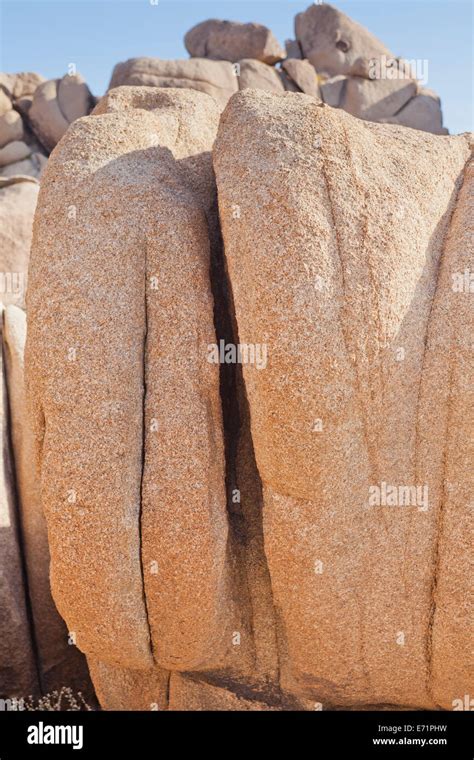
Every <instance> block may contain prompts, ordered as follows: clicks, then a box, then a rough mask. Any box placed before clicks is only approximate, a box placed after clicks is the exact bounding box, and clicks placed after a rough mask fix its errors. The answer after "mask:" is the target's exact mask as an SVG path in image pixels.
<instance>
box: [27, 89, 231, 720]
mask: <svg viewBox="0 0 474 760" xmlns="http://www.w3.org/2000/svg"><path fill="white" fill-rule="evenodd" d="M218 116H219V109H218V107H217V104H216V103H215V102H214V101H213V99H212V98H210V97H209V96H207V95H205V94H203V93H198V92H193V91H191V90H181V89H179V90H163V89H156V88H149V87H143V88H134V87H124V88H119V89H118V90H114V91H112V92H111V93H109V95H108V96H107V97H106V98H104V99H102V101H101V102H100V103H99V105H98V106H97V108H96V110H95V111H94V115H92V116H90V117H88V118H86V119H79V120H78V121H76V122H75V123H74V124H73V125H72V127H71V128H70V129H69V130H68V133H67V134H66V135H65V136H64V138H63V140H62V141H61V144H60V145H59V146H58V148H57V150H56V151H55V152H54V154H53V156H52V157H51V158H50V160H49V162H48V166H47V169H46V172H45V175H44V179H43V183H42V187H41V195H40V206H39V212H38V214H37V217H36V226H35V239H34V244H33V251H32V261H31V267H30V282H29V289H28V320H29V329H28V337H27V350H26V365H27V376H28V386H29V395H30V398H31V402H32V405H33V425H34V431H35V437H36V456H37V458H38V462H39V467H40V471H41V478H42V483H43V490H42V500H43V507H44V511H45V516H46V520H47V523H48V531H49V538H50V551H51V583H52V592H53V597H54V599H55V602H56V604H57V606H58V609H59V611H60V612H61V614H62V616H63V617H64V618H65V620H66V622H67V625H68V629H69V630H70V631H74V632H75V636H76V642H77V644H78V646H79V648H80V649H81V650H82V651H84V652H85V653H86V654H87V655H88V657H89V659H90V661H91V663H92V666H91V667H92V674H93V677H94V678H95V679H98V681H97V683H96V686H97V690H98V692H99V693H103V694H109V697H108V699H113V694H114V693H115V694H117V693H119V691H120V690H119V691H117V690H115V691H114V689H115V687H114V683H116V680H115V679H119V683H120V682H122V683H123V679H124V678H125V680H126V681H127V683H131V684H132V683H135V684H136V689H137V690H136V692H135V693H129V695H128V704H129V706H134V705H135V706H137V705H138V706H141V705H143V696H144V695H143V693H142V692H141V689H140V681H139V679H137V678H136V677H134V675H133V672H134V671H137V670H143V671H148V672H149V673H148V676H146V677H147V678H150V679H151V683H152V684H153V683H154V679H155V678H157V679H158V683H161V682H162V675H161V674H160V669H161V670H169V669H178V670H187V671H189V670H196V671H199V670H203V669H208V670H216V668H218V667H219V666H220V665H221V664H223V663H224V662H225V659H226V656H227V653H228V651H229V650H231V649H232V632H233V631H235V630H237V631H239V630H243V628H242V624H241V622H240V618H239V615H238V613H237V610H236V608H235V603H234V600H233V597H232V594H231V585H233V584H231V582H230V574H231V567H230V564H229V556H228V552H229V544H228V525H227V513H226V498H225V471H224V441H223V432H222V418H221V414H222V413H221V407H220V397H219V368H218V366H217V365H216V364H212V363H210V362H209V361H208V346H209V344H214V342H215V340H216V338H215V333H214V325H213V298H212V293H211V285H210V281H209V265H210V245H211V238H212V235H215V234H216V231H214V232H212V235H211V229H210V226H209V225H210V221H209V222H208V219H209V220H210V219H211V217H212V214H213V212H212V208H213V206H214V203H215V188H214V181H213V170H212V163H211V155H210V149H211V147H212V144H213V141H214V137H215V133H216V129H217V124H218ZM153 209H154V210H153ZM150 212H151V213H150ZM214 213H215V212H214ZM74 304H75V305H74ZM112 378H115V380H114V379H112ZM111 379H112V382H111ZM105 461H106V462H107V464H106V466H104V462H105ZM157 473H159V477H157ZM97 663H98V664H97ZM155 668H157V671H156V672H151V671H153V670H154V669H155ZM124 671H125V673H124ZM129 671H130V672H129ZM103 673H106V674H107V673H108V674H109V675H108V676H106V681H107V683H105V684H104V683H100V678H101V674H103ZM96 674H98V675H96ZM122 674H123V675H122ZM111 681H112V683H111ZM110 695H112V696H110ZM121 699H122V701H123V695H122V697H121ZM108 704H110V702H108Z"/></svg>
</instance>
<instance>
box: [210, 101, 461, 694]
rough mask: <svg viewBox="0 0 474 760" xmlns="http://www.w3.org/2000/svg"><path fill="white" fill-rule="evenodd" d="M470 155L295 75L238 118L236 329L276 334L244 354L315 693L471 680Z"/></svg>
mask: <svg viewBox="0 0 474 760" xmlns="http://www.w3.org/2000/svg"><path fill="white" fill-rule="evenodd" d="M288 134H291V141H290V140H288ZM469 155H470V150H469V145H468V141H467V139H466V138H465V137H464V136H460V137H453V138H440V137H436V136H433V135H429V134H426V133H421V132H416V131H414V130H407V129H405V128H402V127H396V126H389V125H381V124H372V123H370V122H364V121H360V120H357V119H354V118H353V117H352V116H350V115H349V114H346V113H344V112H343V111H337V110H334V109H331V108H329V107H321V104H318V102H317V101H315V100H314V99H313V98H308V97H306V96H303V95H294V94H291V93H287V94H285V95H282V96H275V95H271V94H269V93H260V92H256V91H246V92H242V93H240V94H239V95H236V96H234V98H232V100H231V102H230V103H229V105H228V107H227V109H226V111H225V113H224V114H223V116H222V119H221V124H220V128H219V134H218V139H217V143H216V146H215V149H214V166H215V170H216V178H217V185H218V193H219V207H220V215H221V222H222V231H223V237H224V244H225V255H226V261H227V266H228V272H229V277H230V282H231V286H232V292H233V301H234V305H235V313H236V318H237V324H238V333H239V339H240V341H241V342H242V343H244V344H246V345H254V346H258V345H262V346H263V345H265V346H267V351H268V363H267V366H266V368H265V369H264V370H262V369H261V368H260V369H259V367H258V366H256V365H252V364H247V365H244V367H243V372H244V379H245V387H246V393H247V396H248V399H249V405H250V415H251V430H252V439H253V443H254V446H255V454H256V461H257V466H258V471H259V474H260V476H261V479H262V482H263V498H264V510H263V516H264V520H263V531H264V538H265V552H266V556H267V558H268V565H269V570H270V576H271V584H272V589H273V598H274V603H275V606H276V609H277V610H278V612H279V615H280V617H281V622H282V626H283V639H282V640H280V644H279V646H280V648H281V649H282V650H283V651H284V652H285V656H284V657H283V658H282V659H281V660H280V665H281V669H280V675H281V687H282V689H283V691H284V692H287V693H291V694H294V695H296V696H298V698H299V699H300V700H302V701H303V703H305V704H307V705H308V706H310V705H311V704H313V705H314V704H315V703H322V704H323V705H324V706H328V705H333V706H334V705H336V706H344V707H349V706H352V707H354V706H368V705H377V706H382V705H397V706H399V707H402V706H413V707H418V708H425V709H426V708H434V707H438V706H441V707H443V708H446V709H451V708H452V704H453V700H454V699H456V698H459V697H462V695H463V694H465V693H469V688H470V685H471V688H472V683H471V684H470V682H471V679H472V673H471V672H470V671H469V667H468V662H469V655H468V644H467V628H468V623H467V618H468V614H469V613H468V608H467V598H468V582H469V581H468V575H467V573H466V572H465V559H464V558H465V552H466V546H467V545H466V538H465V536H466V535H467V522H468V520H469V510H468V505H469V490H470V489H469V486H468V482H469V481H468V477H469V476H468V473H469V465H468V452H467V450H466V447H465V446H463V444H462V442H461V440H462V439H463V438H464V436H465V435H467V433H466V425H469V424H472V421H471V422H469V420H470V417H471V414H470V412H469V413H468V412H466V409H468V408H471V407H469V403H468V401H467V398H468V393H469V385H468V382H467V379H466V378H467V377H472V355H470V354H469V351H468V346H467V335H468V334H469V326H470V320H472V317H469V316H468V313H467V309H468V306H469V303H468V298H469V296H468V295H467V294H466V293H465V292H455V290H454V289H453V287H452V275H454V273H456V272H458V274H459V273H462V272H463V271H464V270H465V269H466V268H468V269H471V271H472V265H473V259H472V240H471V241H470V242H469V241H468V237H469V231H468V230H467V229H466V226H467V214H468V212H469V205H470V203H471V201H470V200H469V189H468V187H467V186H466V182H467V178H466V179H465V180H464V183H465V184H464V185H463V178H464V168H465V164H466V161H467V159H468V157H469ZM460 188H462V190H461V195H460V196H459V200H458V202H457V205H456V199H457V196H458V193H459V191H460ZM236 206H238V208H239V213H238V214H235V212H234V210H235V207H236ZM453 212H454V216H453ZM462 410H464V411H462ZM463 414H464V415H465V416H464V418H463V420H462V421H460V422H459V424H458V422H457V420H460V417H461V416H462V415H463ZM463 431H464V432H463ZM456 552H459V560H456V561H455V560H454V557H455V556H456ZM462 568H464V570H463V569H462ZM295 589H297V593H296V592H295Z"/></svg>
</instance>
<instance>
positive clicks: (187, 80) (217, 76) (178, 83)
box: [109, 58, 239, 107]
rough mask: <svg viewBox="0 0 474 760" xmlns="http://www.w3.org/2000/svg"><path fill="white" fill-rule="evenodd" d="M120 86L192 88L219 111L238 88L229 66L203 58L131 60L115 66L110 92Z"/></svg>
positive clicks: (226, 63) (225, 63)
mask: <svg viewBox="0 0 474 760" xmlns="http://www.w3.org/2000/svg"><path fill="white" fill-rule="evenodd" d="M121 85H132V86H147V87H172V88H176V87H186V88H191V89H193V90H198V91H200V92H205V93H207V94H208V95H212V97H213V98H215V100H216V101H217V102H218V103H219V105H220V106H221V107H224V106H225V105H226V103H227V101H228V99H229V98H230V96H231V95H233V93H234V92H237V90H238V88H239V86H238V80H237V76H236V74H235V71H234V68H233V66H232V64H231V63H229V62H228V61H210V60H207V59H205V58H192V59H191V60H187V61H163V60H161V59H160V58H130V59H129V60H128V61H125V62H124V63H118V64H117V65H116V66H115V68H114V70H113V73H112V78H111V80H110V84H109V90H111V89H113V88H115V87H119V86H121Z"/></svg>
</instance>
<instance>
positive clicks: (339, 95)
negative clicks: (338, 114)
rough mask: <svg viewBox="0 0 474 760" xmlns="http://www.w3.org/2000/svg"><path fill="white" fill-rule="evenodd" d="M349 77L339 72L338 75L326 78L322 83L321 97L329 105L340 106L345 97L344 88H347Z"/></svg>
mask: <svg viewBox="0 0 474 760" xmlns="http://www.w3.org/2000/svg"><path fill="white" fill-rule="evenodd" d="M347 79H348V78H347V77H345V76H343V75H342V74H339V75H338V76H336V77H331V78H330V79H326V81H325V82H323V83H322V84H321V85H320V88H321V97H322V99H323V100H324V102H325V103H327V105H328V106H332V107H333V108H339V106H340V105H341V103H342V102H343V99H344V90H345V88H346V82H347Z"/></svg>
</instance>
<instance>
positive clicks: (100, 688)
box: [87, 657, 170, 712]
mask: <svg viewBox="0 0 474 760" xmlns="http://www.w3.org/2000/svg"><path fill="white" fill-rule="evenodd" d="M87 663H88V665H89V672H90V675H91V678H92V681H93V683H94V686H95V690H96V694H97V699H98V700H99V702H100V706H101V707H102V709H103V710H151V711H152V712H155V711H161V710H167V709H168V698H169V680H170V674H169V673H168V672H167V671H166V670H162V669H161V668H156V667H155V668H152V669H151V670H133V669H132V668H121V667H119V666H117V665H111V664H110V663H108V662H103V661H101V660H95V659H94V658H92V657H88V658H87Z"/></svg>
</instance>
